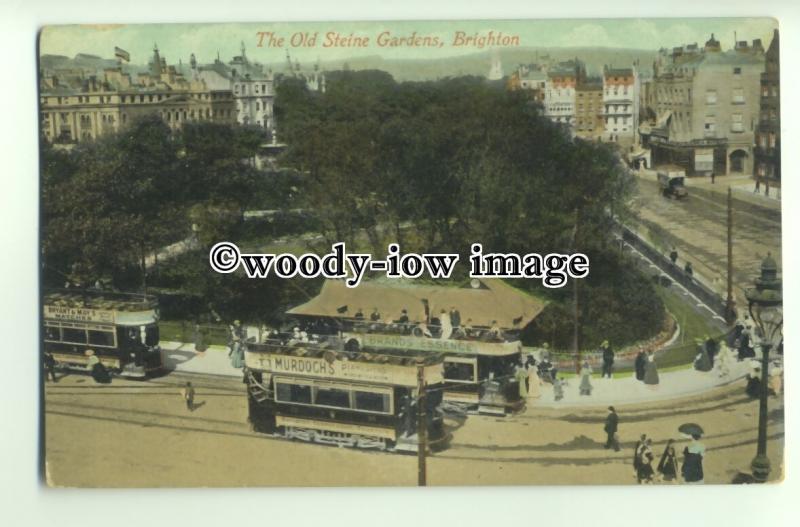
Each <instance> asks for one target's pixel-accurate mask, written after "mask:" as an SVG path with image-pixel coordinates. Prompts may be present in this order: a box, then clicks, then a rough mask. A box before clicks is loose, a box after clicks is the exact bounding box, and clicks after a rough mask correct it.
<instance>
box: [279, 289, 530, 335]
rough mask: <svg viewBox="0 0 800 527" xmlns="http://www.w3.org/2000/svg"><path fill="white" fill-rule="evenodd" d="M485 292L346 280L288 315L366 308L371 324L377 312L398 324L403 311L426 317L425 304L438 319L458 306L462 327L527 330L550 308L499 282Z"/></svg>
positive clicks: (349, 313)
mask: <svg viewBox="0 0 800 527" xmlns="http://www.w3.org/2000/svg"><path fill="white" fill-rule="evenodd" d="M480 284H481V287H479V288H472V287H469V286H467V287H449V286H434V285H416V284H409V283H407V282H402V281H396V280H392V281H374V282H362V283H361V284H360V285H359V286H358V287H355V288H349V287H347V286H346V285H345V283H344V281H342V280H326V281H325V284H324V285H323V286H322V290H321V291H320V293H319V295H317V296H316V297H314V298H312V299H311V300H309V301H308V302H306V303H305V304H302V305H299V306H297V307H295V308H292V309H290V310H289V311H287V313H288V314H290V315H308V316H320V317H335V318H352V317H353V316H354V315H355V314H356V312H357V311H358V310H359V309H361V311H362V312H363V313H364V317H365V318H366V319H369V315H370V313H372V310H373V309H374V308H377V309H378V312H379V313H380V314H381V318H382V320H384V321H385V320H387V319H391V320H397V319H398V318H400V314H401V312H402V310H403V309H406V310H407V311H408V318H409V319H410V321H411V322H420V321H422V320H423V319H424V317H425V308H424V303H423V300H425V301H427V303H428V306H429V309H430V314H431V316H432V317H434V316H438V315H439V313H440V312H441V311H442V310H443V309H444V310H445V312H449V311H450V308H451V307H454V308H456V309H457V310H458V312H459V313H460V314H461V321H462V323H466V322H467V321H468V320H469V319H472V322H470V324H471V325H472V326H478V327H484V326H485V327H488V326H491V325H492V321H493V320H496V321H497V323H498V325H500V327H502V328H504V329H522V328H524V327H525V326H527V325H528V324H530V322H531V321H532V320H533V319H534V318H536V317H537V316H538V315H539V313H541V312H542V310H543V309H544V307H545V305H546V302H545V301H543V300H541V299H539V298H536V297H534V296H532V295H530V294H529V293H526V292H524V291H521V290H519V289H517V288H515V287H512V286H511V285H509V284H507V283H505V282H504V281H503V280H500V279H497V278H489V279H481V280H480Z"/></svg>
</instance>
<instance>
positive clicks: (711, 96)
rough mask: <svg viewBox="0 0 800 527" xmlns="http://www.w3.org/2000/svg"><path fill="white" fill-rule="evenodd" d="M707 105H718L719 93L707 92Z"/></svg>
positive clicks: (714, 91)
mask: <svg viewBox="0 0 800 527" xmlns="http://www.w3.org/2000/svg"><path fill="white" fill-rule="evenodd" d="M706 104H717V91H716V90H708V91H707V92H706Z"/></svg>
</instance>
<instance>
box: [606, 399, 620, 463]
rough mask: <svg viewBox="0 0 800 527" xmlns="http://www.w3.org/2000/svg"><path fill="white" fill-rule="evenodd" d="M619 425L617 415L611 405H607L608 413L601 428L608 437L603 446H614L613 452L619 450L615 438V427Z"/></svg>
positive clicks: (617, 441)
mask: <svg viewBox="0 0 800 527" xmlns="http://www.w3.org/2000/svg"><path fill="white" fill-rule="evenodd" d="M618 425H619V416H617V412H616V410H614V407H613V406H609V407H608V415H607V416H606V425H605V427H604V428H603V430H605V432H606V434H607V435H608V439H607V440H606V445H605V448H612V447H613V448H614V451H615V452H619V440H618V439H617V427H618Z"/></svg>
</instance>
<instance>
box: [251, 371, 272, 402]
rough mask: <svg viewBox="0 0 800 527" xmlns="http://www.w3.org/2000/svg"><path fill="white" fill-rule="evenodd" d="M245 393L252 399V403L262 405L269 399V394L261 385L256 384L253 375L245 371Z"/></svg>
mask: <svg viewBox="0 0 800 527" xmlns="http://www.w3.org/2000/svg"><path fill="white" fill-rule="evenodd" d="M246 375H247V392H248V393H249V394H250V396H251V397H252V398H253V400H254V401H256V402H259V403H263V402H264V401H266V400H267V399H269V392H268V391H267V389H266V388H265V387H264V385H263V384H261V383H260V382H258V381H257V380H256V378H255V376H254V375H253V372H252V371H250V370H247V374H246Z"/></svg>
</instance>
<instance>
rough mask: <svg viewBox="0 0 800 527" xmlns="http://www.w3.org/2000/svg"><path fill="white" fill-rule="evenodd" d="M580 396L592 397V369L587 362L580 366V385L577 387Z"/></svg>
mask: <svg viewBox="0 0 800 527" xmlns="http://www.w3.org/2000/svg"><path fill="white" fill-rule="evenodd" d="M578 389H579V390H580V394H581V395H592V367H591V366H589V361H584V362H583V366H581V384H580V386H579V387H578Z"/></svg>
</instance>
